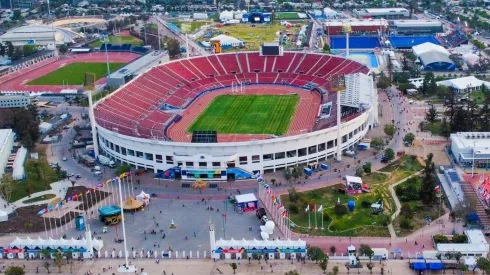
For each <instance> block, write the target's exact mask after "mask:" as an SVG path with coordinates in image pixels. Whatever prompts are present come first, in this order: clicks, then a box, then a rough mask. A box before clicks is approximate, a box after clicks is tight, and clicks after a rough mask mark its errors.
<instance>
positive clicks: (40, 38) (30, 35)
mask: <svg viewBox="0 0 490 275" xmlns="http://www.w3.org/2000/svg"><path fill="white" fill-rule="evenodd" d="M77 37H83V34H79V33H76V32H73V31H71V30H69V29H64V28H59V27H52V26H50V25H29V26H22V27H19V28H15V29H13V30H10V31H8V32H7V33H5V34H4V35H2V36H0V41H1V42H7V41H10V42H12V44H14V46H22V45H26V44H36V45H43V46H46V45H53V38H56V44H57V45H62V44H69V43H74V42H75V38H77Z"/></svg>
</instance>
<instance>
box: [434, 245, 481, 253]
mask: <svg viewBox="0 0 490 275" xmlns="http://www.w3.org/2000/svg"><path fill="white" fill-rule="evenodd" d="M437 250H438V251H439V252H449V251H451V252H452V251H458V252H461V253H468V252H482V253H484V252H488V244H471V243H440V244H437Z"/></svg>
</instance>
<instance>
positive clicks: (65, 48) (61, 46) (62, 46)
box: [59, 44, 68, 54]
mask: <svg viewBox="0 0 490 275" xmlns="http://www.w3.org/2000/svg"><path fill="white" fill-rule="evenodd" d="M59 51H60V53H61V54H66V53H67V52H68V46H67V45H66V44H63V45H60V48H59Z"/></svg>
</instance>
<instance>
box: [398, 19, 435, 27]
mask: <svg viewBox="0 0 490 275" xmlns="http://www.w3.org/2000/svg"><path fill="white" fill-rule="evenodd" d="M393 25H394V26H398V27H416V26H435V27H440V26H442V23H441V22H440V21H437V20H396V21H393Z"/></svg>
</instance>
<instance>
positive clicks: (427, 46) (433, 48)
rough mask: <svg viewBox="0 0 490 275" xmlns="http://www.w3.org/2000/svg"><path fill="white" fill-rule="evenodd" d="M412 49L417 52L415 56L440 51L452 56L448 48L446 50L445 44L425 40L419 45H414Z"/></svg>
mask: <svg viewBox="0 0 490 275" xmlns="http://www.w3.org/2000/svg"><path fill="white" fill-rule="evenodd" d="M412 51H413V53H414V54H415V56H417V57H419V56H421V55H422V54H424V53H427V52H439V53H443V54H445V55H447V56H450V55H451V54H450V53H449V51H448V50H446V49H445V48H444V47H443V46H440V45H436V44H433V43H430V42H425V43H422V44H420V45H417V46H413V47H412Z"/></svg>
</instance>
